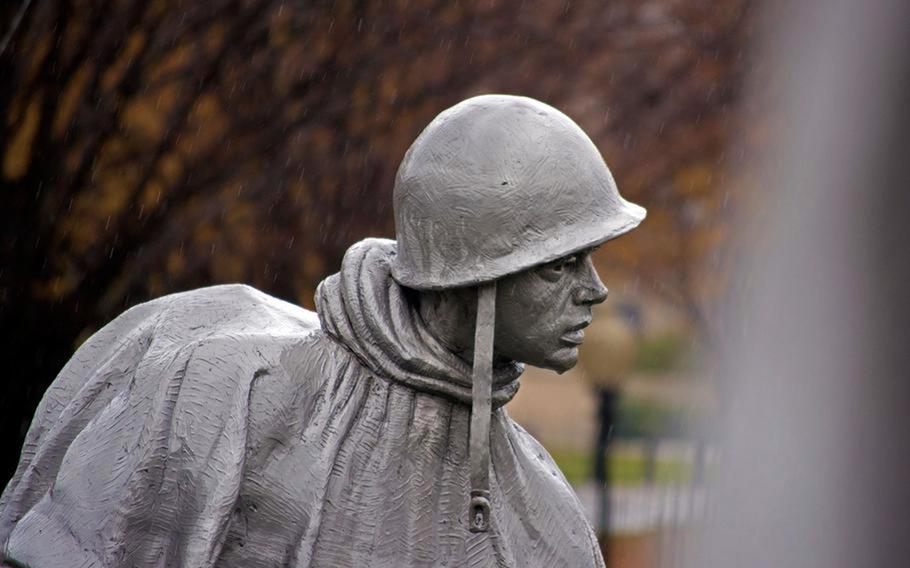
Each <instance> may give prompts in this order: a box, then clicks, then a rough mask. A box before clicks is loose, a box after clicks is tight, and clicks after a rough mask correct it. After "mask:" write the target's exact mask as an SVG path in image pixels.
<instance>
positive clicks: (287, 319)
mask: <svg viewBox="0 0 910 568" xmlns="http://www.w3.org/2000/svg"><path fill="white" fill-rule="evenodd" d="M131 311H141V312H145V313H153V314H155V315H156V316H158V320H159V324H158V325H159V326H164V327H166V328H167V329H168V330H169V331H170V333H174V334H177V335H183V333H190V332H192V333H191V335H194V336H199V335H201V334H204V333H205V332H217V333H218V334H231V333H245V334H246V333H250V332H255V331H261V332H265V333H268V334H279V335H280V334H283V333H292V334H300V333H307V332H310V331H315V330H317V329H319V318H318V317H317V315H316V313H315V312H312V311H309V310H307V309H304V308H302V307H300V306H297V305H295V304H292V303H290V302H286V301H284V300H281V299H279V298H276V297H274V296H271V295H269V294H266V293H265V292H262V291H260V290H257V289H256V288H254V287H252V286H248V285H246V284H222V285H217V286H207V287H204V288H197V289H195V290H189V291H186V292H178V293H175V294H169V295H167V296H162V297H160V298H157V299H155V300H152V301H150V302H146V303H145V304H140V305H138V306H135V307H134V308H132V309H131V310H129V311H127V312H126V313H125V314H124V315H127V314H129V313H130V312H131Z"/></svg>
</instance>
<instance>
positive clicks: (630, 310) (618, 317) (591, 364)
mask: <svg viewBox="0 0 910 568" xmlns="http://www.w3.org/2000/svg"><path fill="white" fill-rule="evenodd" d="M639 322H640V317H639V312H638V309H637V308H635V307H634V306H631V305H627V304H622V305H619V306H616V307H612V306H609V305H601V306H598V307H597V308H595V313H594V320H593V322H592V324H591V326H590V327H589V328H588V330H586V332H585V336H586V337H585V342H584V344H583V345H582V347H581V349H580V350H579V367H580V369H581V372H582V377H584V379H585V380H586V381H587V382H588V383H589V384H590V385H591V386H592V387H593V388H594V391H595V393H596V396H597V399H598V410H597V420H598V424H597V435H596V437H595V443H594V467H593V475H594V479H595V480H596V482H597V488H598V490H597V502H598V511H597V523H596V526H597V528H598V536H599V537H600V541H601V546H602V548H603V552H604V558H607V547H608V541H609V535H610V474H609V472H610V452H609V450H610V442H611V439H612V435H613V427H614V425H615V424H616V418H617V417H616V409H617V402H618V400H619V394H620V388H621V386H622V382H623V380H624V379H625V378H626V377H627V376H628V375H629V373H630V372H631V371H632V369H633V368H634V366H635V363H636V361H637V359H638V349H639V328H640V323H639Z"/></svg>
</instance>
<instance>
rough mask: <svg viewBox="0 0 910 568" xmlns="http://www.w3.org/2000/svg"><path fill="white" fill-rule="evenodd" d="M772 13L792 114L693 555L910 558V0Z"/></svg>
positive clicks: (774, 65)
mask: <svg viewBox="0 0 910 568" xmlns="http://www.w3.org/2000/svg"><path fill="white" fill-rule="evenodd" d="M768 21H769V23H771V24H772V26H773V27H775V30H774V31H773V32H772V33H770V34H768V38H767V39H768V43H769V45H770V51H771V54H770V56H769V57H768V59H765V60H764V61H765V62H767V63H768V64H769V65H770V69H771V72H772V74H773V75H775V80H776V81H778V83H776V84H777V85H779V86H780V87H781V88H782V90H781V93H782V95H783V99H782V102H783V108H782V110H783V112H784V114H785V117H786V120H785V121H784V130H783V131H781V132H779V133H778V136H777V137H776V140H775V144H774V145H773V148H771V152H770V153H771V155H769V156H766V157H765V159H763V160H762V163H763V169H764V171H763V173H762V176H761V178H762V179H763V180H764V182H765V183H764V184H763V191H766V192H767V196H768V198H769V199H770V204H771V207H770V213H769V215H768V221H769V223H768V224H766V225H764V227H763V229H762V232H761V234H760V235H758V236H757V238H756V239H755V242H756V244H755V245H754V246H753V247H752V250H751V251H750V257H749V258H746V259H744V262H743V264H742V265H741V266H740V267H739V269H738V274H739V278H740V280H741V281H742V282H741V284H742V285H741V287H740V288H739V289H738V297H737V301H736V302H735V304H734V308H733V309H732V310H729V311H728V312H727V313H726V325H725V328H726V329H731V330H737V331H738V333H737V334H736V339H735V340H734V341H733V342H732V344H731V345H730V346H729V348H727V349H726V351H725V352H724V353H722V358H723V359H724V361H725V363H724V373H723V375H722V376H723V377H724V380H729V381H731V382H732V385H733V388H732V398H731V400H730V403H731V404H730V406H729V407H728V409H727V410H728V415H727V418H726V419H725V420H724V421H723V423H722V424H721V426H720V432H719V435H720V437H721V439H722V440H723V441H724V442H723V453H722V459H721V461H722V463H721V464H720V465H721V469H720V471H719V475H718V478H717V480H716V488H715V489H716V493H715V495H716V499H715V501H714V505H715V511H714V515H713V516H712V523H711V524H710V527H709V530H708V531H707V534H706V538H705V539H704V542H703V543H702V546H701V547H700V548H699V554H698V555H697V556H696V558H694V559H691V562H690V566H693V567H695V566H697V567H699V568H704V567H716V568H739V567H742V568H752V567H754V568H769V567H774V568H788V567H793V568H815V567H818V568H838V567H850V568H853V567H873V568H879V567H882V568H884V567H898V566H910V418H908V417H910V332H908V329H910V175H908V172H910V2H906V1H899V0H894V1H890V2H888V1H881V0H871V1H859V0H857V1H854V2H847V1H842V0H833V1H816V2H796V3H792V2H791V3H781V4H780V5H779V6H778V7H777V9H776V10H774V11H773V14H772V15H771V17H769V18H768ZM752 237H755V236H752Z"/></svg>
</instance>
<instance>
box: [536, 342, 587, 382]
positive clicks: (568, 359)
mask: <svg viewBox="0 0 910 568" xmlns="http://www.w3.org/2000/svg"><path fill="white" fill-rule="evenodd" d="M576 363H578V348H577V347H563V348H561V349H559V350H558V351H555V352H554V353H551V354H550V355H549V356H548V357H547V358H546V360H545V361H544V364H543V365H541V367H543V368H544V369H550V370H551V371H556V372H557V373H559V374H560V375H561V374H563V373H565V372H566V371H568V370H569V369H571V368H572V367H574V366H575V364H576Z"/></svg>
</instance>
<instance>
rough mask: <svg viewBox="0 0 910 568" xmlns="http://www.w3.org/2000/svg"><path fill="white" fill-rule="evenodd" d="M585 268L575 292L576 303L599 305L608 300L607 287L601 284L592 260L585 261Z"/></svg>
mask: <svg viewBox="0 0 910 568" xmlns="http://www.w3.org/2000/svg"><path fill="white" fill-rule="evenodd" d="M585 268H586V270H585V271H584V273H583V275H582V281H581V282H580V285H579V286H578V288H577V289H576V290H575V297H574V300H575V303H577V304H599V303H601V302H603V301H604V300H606V299H607V287H606V286H604V283H603V282H601V280H600V276H598V275H597V269H596V268H594V263H593V262H592V261H591V258H590V257H589V258H587V259H585Z"/></svg>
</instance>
